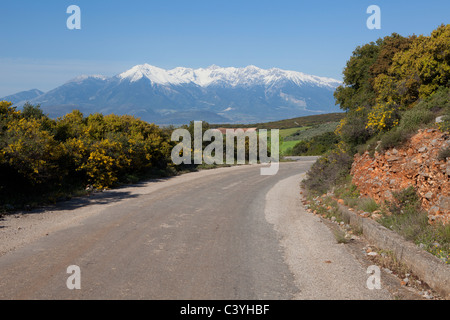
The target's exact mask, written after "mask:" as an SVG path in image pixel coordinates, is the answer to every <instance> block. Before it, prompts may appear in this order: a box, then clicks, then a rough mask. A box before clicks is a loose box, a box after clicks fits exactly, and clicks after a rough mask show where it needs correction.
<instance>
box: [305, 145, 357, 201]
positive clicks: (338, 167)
mask: <svg viewBox="0 0 450 320" xmlns="http://www.w3.org/2000/svg"><path fill="white" fill-rule="evenodd" d="M352 162H353V157H352V156H351V155H349V154H348V153H345V152H342V151H340V150H331V151H329V152H328V153H326V154H325V155H324V156H322V157H321V158H320V159H319V160H317V161H316V163H314V164H313V166H312V167H311V169H310V170H309V171H308V173H307V178H306V179H305V180H304V181H303V184H304V185H305V187H306V188H307V189H308V190H310V191H312V192H313V193H316V194H323V193H326V192H327V191H328V190H330V189H331V188H332V187H333V186H335V185H336V184H337V183H338V182H339V181H342V180H343V179H345V177H347V176H348V174H349V173H350V169H351V165H352Z"/></svg>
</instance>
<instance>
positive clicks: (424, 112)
mask: <svg viewBox="0 0 450 320" xmlns="http://www.w3.org/2000/svg"><path fill="white" fill-rule="evenodd" d="M434 119H435V115H434V114H433V112H431V111H430V110H429V109H427V108H425V107H420V106H416V107H414V108H412V109H410V110H408V111H405V112H404V113H403V115H402V118H401V120H400V125H399V127H400V129H401V130H402V131H404V132H413V131H416V130H417V129H419V128H420V127H422V126H424V125H426V124H429V123H431V122H433V120H434Z"/></svg>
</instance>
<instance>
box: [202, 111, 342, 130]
mask: <svg viewBox="0 0 450 320" xmlns="http://www.w3.org/2000/svg"><path fill="white" fill-rule="evenodd" d="M344 117H345V113H327V114H318V115H314V116H306V117H298V118H293V119H287V120H280V121H274V122H266V123H255V124H211V128H258V129H280V130H282V129H291V128H299V127H309V126H314V125H320V124H323V123H327V122H339V121H341V120H342V119H343V118H344Z"/></svg>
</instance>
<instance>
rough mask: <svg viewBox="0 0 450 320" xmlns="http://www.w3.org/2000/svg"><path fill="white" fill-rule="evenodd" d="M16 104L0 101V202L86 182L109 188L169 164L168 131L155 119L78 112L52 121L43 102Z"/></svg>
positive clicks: (53, 191) (60, 190)
mask: <svg viewBox="0 0 450 320" xmlns="http://www.w3.org/2000/svg"><path fill="white" fill-rule="evenodd" d="M11 105H12V104H11V103H9V102H5V101H3V102H0V203H11V202H14V199H17V202H22V200H23V198H22V199H19V198H20V197H21V195H22V196H24V197H25V195H28V196H30V195H33V194H36V195H44V194H57V193H58V192H59V193H63V194H64V192H65V191H67V190H73V189H76V188H83V187H85V186H86V185H87V184H92V185H93V186H94V187H95V188H98V189H103V188H110V187H113V186H115V185H117V184H119V183H121V182H124V181H125V182H126V181H128V178H127V177H130V176H141V177H144V176H146V175H149V174H151V173H152V172H155V171H161V170H165V169H167V168H168V166H169V163H170V152H171V149H172V143H171V142H170V136H169V133H168V132H165V131H164V130H163V129H160V128H159V127H157V126H156V125H154V124H149V123H146V122H144V121H141V120H140V119H137V118H135V117H132V116H116V115H108V116H103V115H102V114H94V115H89V116H88V117H84V116H83V114H81V112H79V111H73V112H72V113H69V114H67V115H66V116H64V117H62V118H59V119H57V120H52V119H50V118H48V117H47V116H45V115H44V114H43V113H42V111H41V110H40V108H39V107H38V106H32V105H28V104H27V105H25V107H24V109H23V111H17V110H16V109H15V108H13V107H12V106H11Z"/></svg>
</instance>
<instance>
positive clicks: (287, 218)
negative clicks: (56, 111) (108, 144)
mask: <svg viewBox="0 0 450 320" xmlns="http://www.w3.org/2000/svg"><path fill="white" fill-rule="evenodd" d="M312 163H313V161H312V159H310V158H306V159H303V160H300V161H297V162H289V163H281V165H280V170H279V172H278V174H277V175H275V176H261V175H260V166H242V167H232V168H220V169H214V170H208V171H202V172H196V173H189V174H186V175H182V176H179V177H175V178H171V179H165V180H163V181H158V182H148V183H145V184H141V185H139V186H136V187H129V188H123V189H118V190H114V191H109V192H107V193H105V194H101V195H99V196H98V201H94V200H92V201H91V202H92V203H90V204H87V205H77V201H81V202H82V201H83V200H73V201H72V202H68V203H66V204H62V205H60V206H61V207H59V208H56V209H53V210H54V211H55V214H58V216H59V217H62V218H61V219H63V220H64V219H66V220H64V221H65V222H64V223H63V222H60V223H58V224H57V225H56V226H55V225H53V227H52V228H50V227H48V230H51V232H46V231H45V230H46V229H45V227H42V225H41V226H40V227H39V228H40V229H39V230H41V232H40V233H39V236H38V235H36V236H35V237H33V238H30V241H29V242H28V243H22V244H21V245H20V246H18V248H17V249H15V250H12V251H10V252H8V253H5V254H3V255H2V256H0V279H1V280H0V299H155V300H162V299H164V300H170V299H177V300H178V299H194V300H197V299H207V300H209V299H224V300H228V299H252V300H253V299H268V300H272V299H275V300H277V299H283V300H285V299H390V298H391V297H390V295H389V293H388V292H387V291H384V290H369V289H367V288H366V280H367V277H368V275H367V274H366V270H365V268H363V267H362V266H361V265H360V263H359V262H358V261H357V260H356V259H355V258H354V257H353V256H352V255H351V254H350V253H349V252H347V251H346V249H345V246H342V245H338V244H336V241H335V240H334V237H333V235H332V233H331V231H330V230H329V229H328V228H327V227H326V226H325V225H324V224H323V223H321V222H320V221H319V219H318V218H317V217H314V216H312V215H310V214H308V213H306V212H305V211H304V209H303V208H302V206H301V203H300V201H299V200H300V199H299V182H300V180H301V179H302V177H303V176H304V173H305V172H306V171H307V170H308V169H309V167H310V166H311V165H312ZM40 214H46V213H36V216H39V215H40ZM47 214H48V213H47ZM30 219H31V218H30ZM4 227H6V228H7V227H8V225H7V224H6V226H4ZM0 232H3V231H2V229H0ZM0 239H1V238H0ZM13 240H14V239H12V240H11V241H13ZM325 261H332V263H325ZM71 265H76V266H79V267H80V270H81V289H80V290H69V289H68V288H67V285H66V281H67V279H68V277H69V276H70V274H68V273H67V268H68V266H71Z"/></svg>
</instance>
